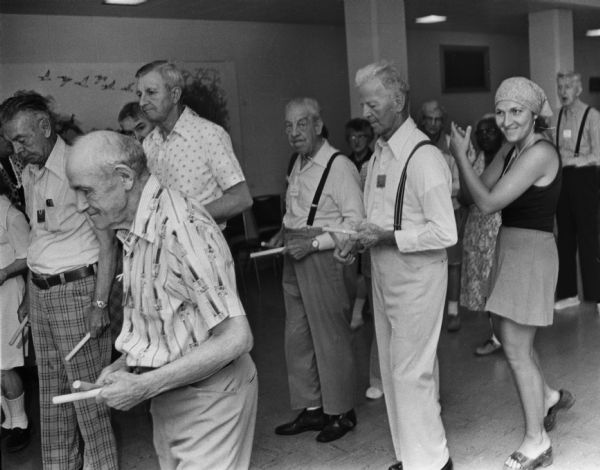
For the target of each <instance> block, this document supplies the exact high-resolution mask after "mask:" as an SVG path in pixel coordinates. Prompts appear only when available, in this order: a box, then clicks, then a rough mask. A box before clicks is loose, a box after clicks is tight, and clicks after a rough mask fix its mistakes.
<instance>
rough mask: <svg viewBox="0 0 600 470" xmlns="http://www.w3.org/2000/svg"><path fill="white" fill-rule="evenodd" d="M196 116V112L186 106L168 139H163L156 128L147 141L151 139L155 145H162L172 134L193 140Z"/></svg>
mask: <svg viewBox="0 0 600 470" xmlns="http://www.w3.org/2000/svg"><path fill="white" fill-rule="evenodd" d="M195 114H196V113H194V111H192V110H191V109H190V108H188V107H187V106H185V107H184V108H183V112H182V113H181V116H179V119H177V122H176V123H175V125H174V126H173V129H172V130H171V132H170V133H169V135H168V136H167V138H166V139H163V137H162V134H161V132H160V129H159V128H158V126H156V127H155V128H154V129H153V130H152V132H151V133H150V134H149V135H148V136H147V137H146V139H148V138H150V140H151V141H152V142H153V143H154V144H156V145H161V144H162V143H163V142H164V141H165V140H167V139H168V138H169V136H171V135H172V134H177V135H179V136H181V137H183V138H184V139H186V140H188V139H190V138H192V137H193V135H194V127H193V124H194V122H193V120H192V118H193V117H195V116H194V115H195ZM198 117H199V116H198Z"/></svg>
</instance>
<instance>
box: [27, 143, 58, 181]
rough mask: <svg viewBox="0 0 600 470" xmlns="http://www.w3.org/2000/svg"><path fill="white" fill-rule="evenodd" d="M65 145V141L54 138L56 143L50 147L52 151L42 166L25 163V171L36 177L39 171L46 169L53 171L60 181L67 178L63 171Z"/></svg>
mask: <svg viewBox="0 0 600 470" xmlns="http://www.w3.org/2000/svg"><path fill="white" fill-rule="evenodd" d="M66 149H67V145H66V144H65V141H64V140H62V139H61V138H60V137H57V138H56V143H55V144H54V147H53V148H52V152H50V155H49V156H48V159H47V160H46V163H45V164H44V166H43V167H41V168H40V167H38V166H37V165H32V164H30V165H27V171H29V174H30V175H31V176H33V177H34V178H35V177H38V176H39V175H40V174H41V173H43V171H44V169H46V168H47V169H48V171H50V172H52V173H54V175H56V177H57V178H59V179H60V180H61V181H64V180H65V179H66V178H67V175H66V173H65V163H66V162H65V156H66Z"/></svg>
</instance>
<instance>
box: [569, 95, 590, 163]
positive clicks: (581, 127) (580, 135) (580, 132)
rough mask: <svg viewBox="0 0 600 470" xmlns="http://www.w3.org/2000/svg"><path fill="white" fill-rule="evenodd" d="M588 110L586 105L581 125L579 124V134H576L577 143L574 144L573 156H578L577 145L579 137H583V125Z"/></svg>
mask: <svg viewBox="0 0 600 470" xmlns="http://www.w3.org/2000/svg"><path fill="white" fill-rule="evenodd" d="M589 112H590V107H589V106H588V107H587V108H586V109H585V112H584V113H583V118H582V119H581V125H580V126H579V134H577V143H576V144H575V153H574V154H573V157H578V156H579V147H580V146H581V139H582V137H583V128H584V127H585V121H586V120H587V117H588V113H589Z"/></svg>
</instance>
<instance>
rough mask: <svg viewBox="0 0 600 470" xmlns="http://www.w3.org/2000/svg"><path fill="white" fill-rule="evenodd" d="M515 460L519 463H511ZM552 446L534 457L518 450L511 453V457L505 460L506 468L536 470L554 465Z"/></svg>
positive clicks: (507, 469) (510, 469) (509, 469)
mask: <svg viewBox="0 0 600 470" xmlns="http://www.w3.org/2000/svg"><path fill="white" fill-rule="evenodd" d="M511 460H513V461H514V462H516V463H517V465H516V466H511V465H509V463H510V461H511ZM552 460H553V457H552V446H550V447H548V448H547V449H546V450H545V451H544V452H542V453H541V454H540V455H538V456H537V457H536V458H534V459H530V458H529V457H526V456H525V455H523V454H522V453H521V452H519V451H518V450H517V451H515V452H513V453H512V454H510V457H509V458H508V459H506V462H504V470H534V469H535V468H538V467H547V466H549V465H552Z"/></svg>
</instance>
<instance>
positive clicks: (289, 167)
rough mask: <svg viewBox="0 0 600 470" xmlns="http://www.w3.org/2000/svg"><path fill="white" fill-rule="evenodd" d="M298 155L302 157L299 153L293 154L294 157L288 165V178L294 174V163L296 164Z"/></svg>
mask: <svg viewBox="0 0 600 470" xmlns="http://www.w3.org/2000/svg"><path fill="white" fill-rule="evenodd" d="M298 155H300V154H299V153H297V152H294V153H292V156H291V157H290V162H289V163H288V167H287V177H288V178H289V177H290V175H291V174H292V170H293V169H294V163H296V160H298Z"/></svg>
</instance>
